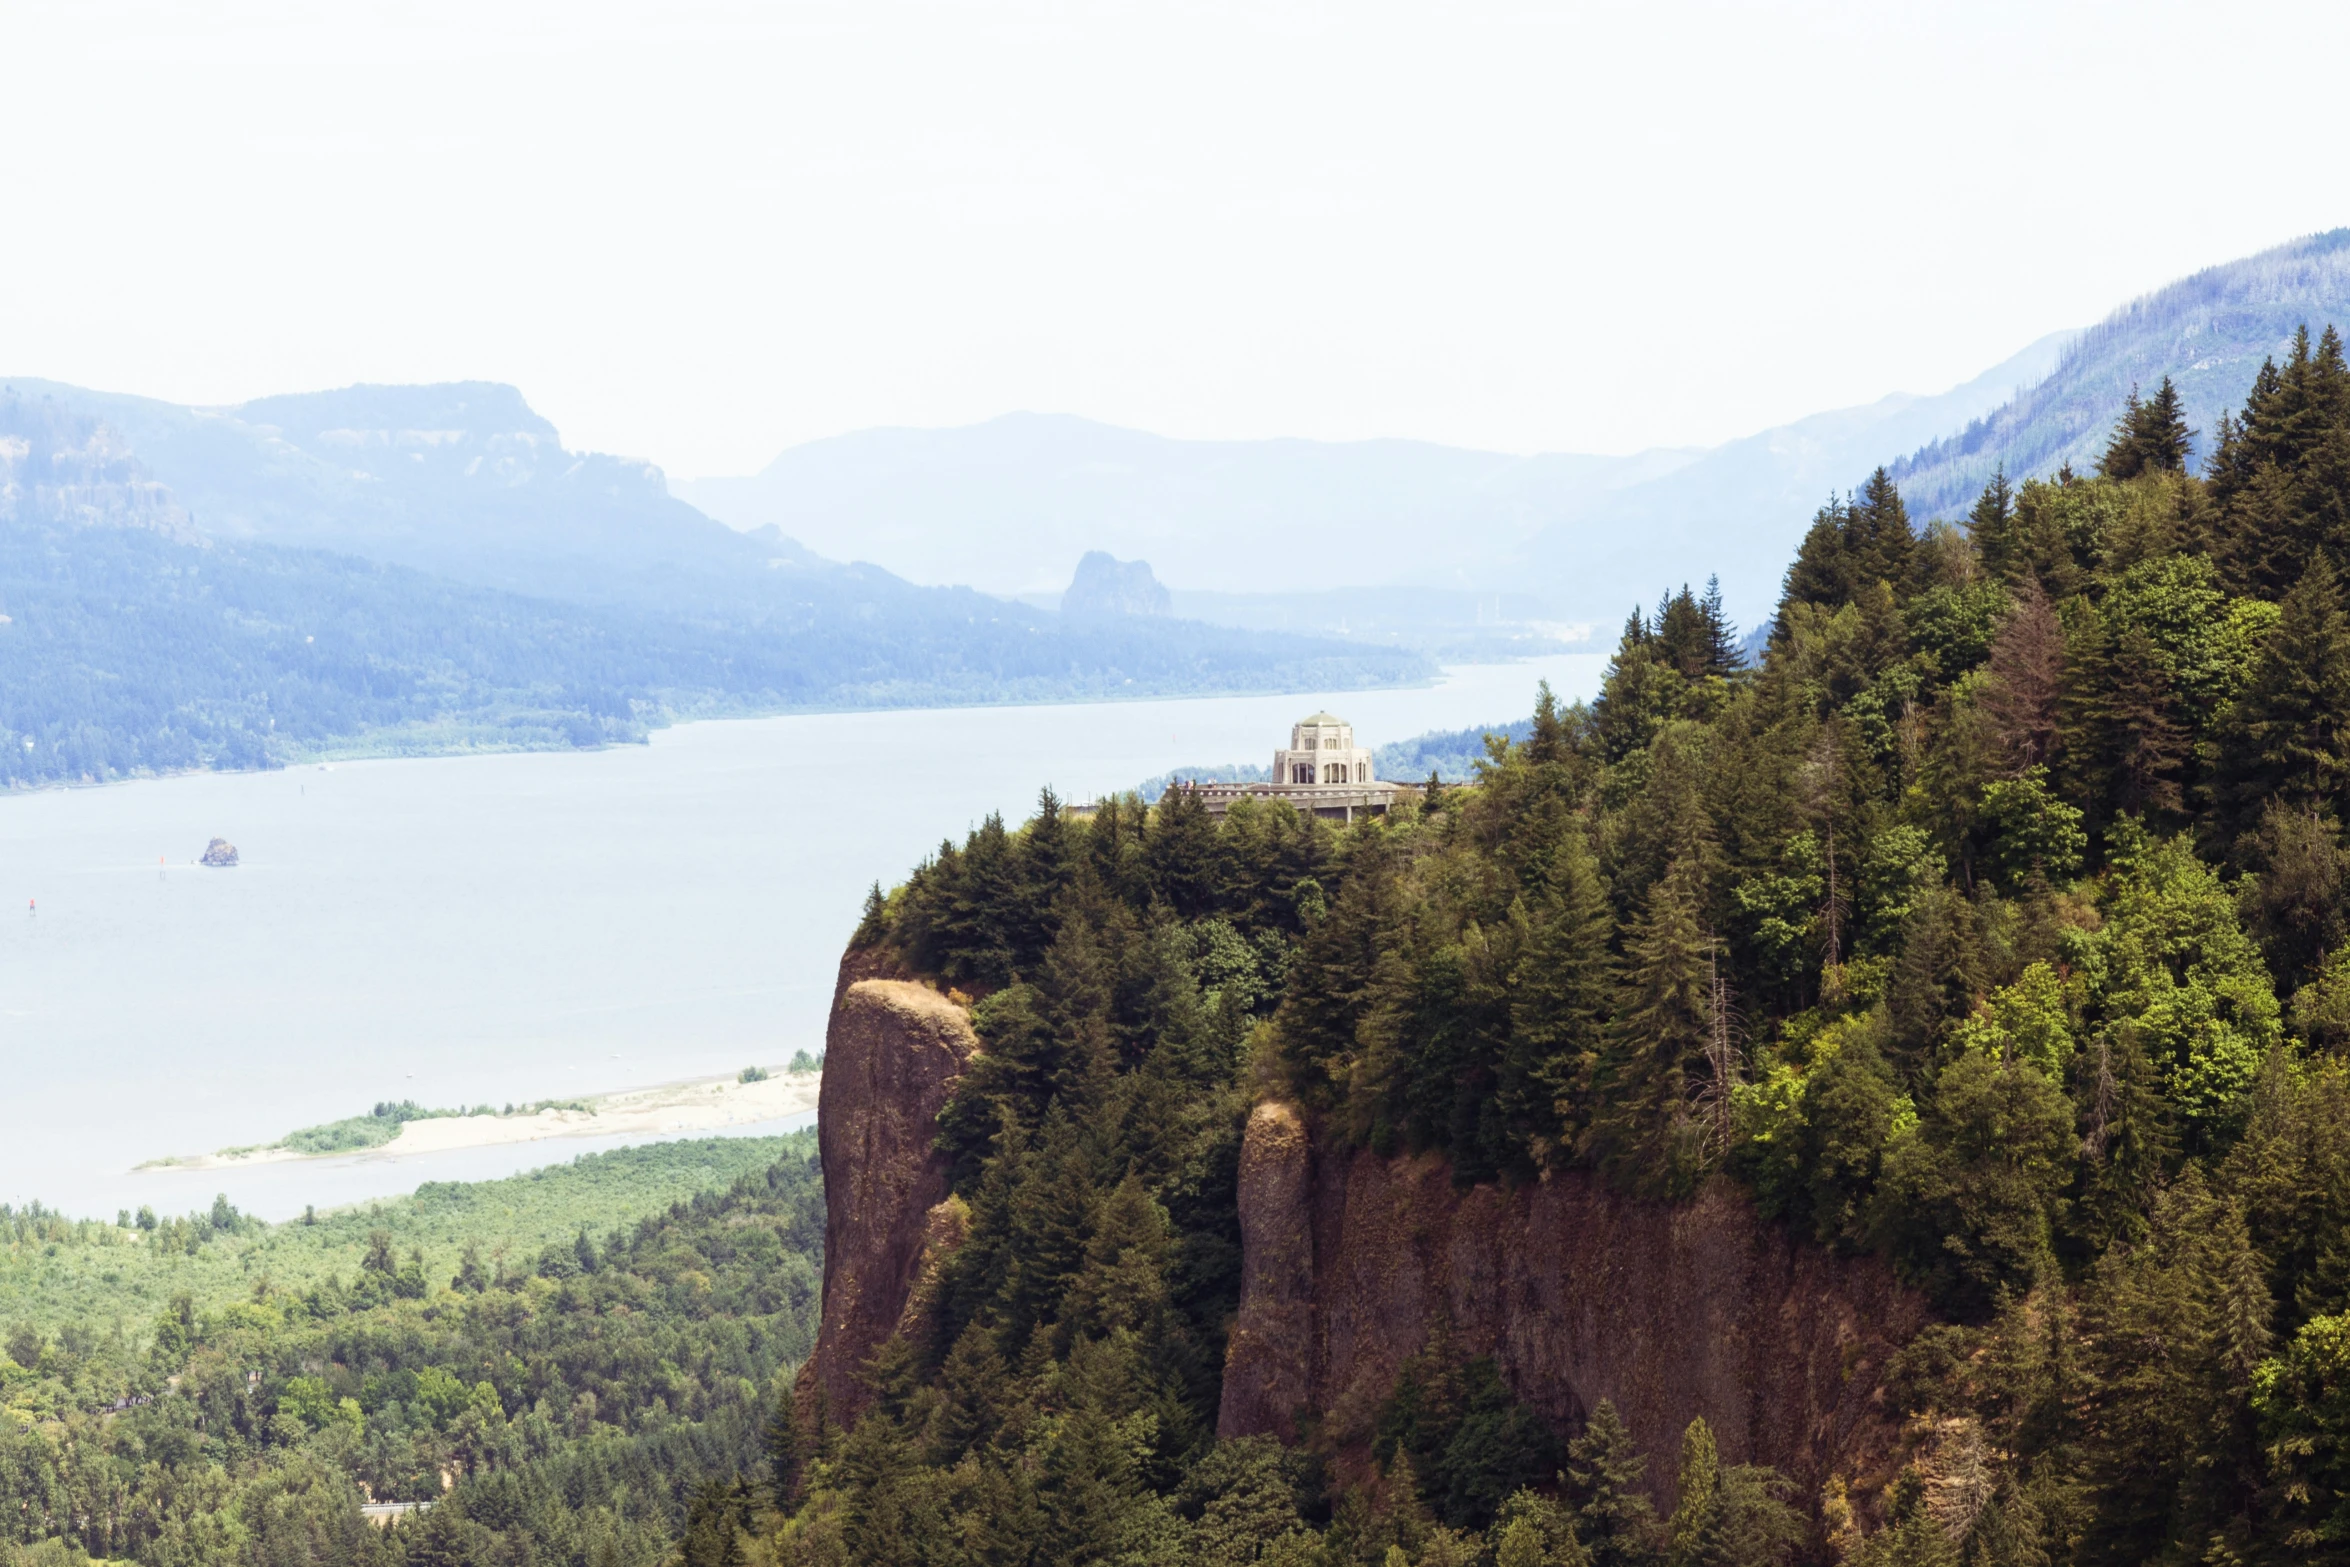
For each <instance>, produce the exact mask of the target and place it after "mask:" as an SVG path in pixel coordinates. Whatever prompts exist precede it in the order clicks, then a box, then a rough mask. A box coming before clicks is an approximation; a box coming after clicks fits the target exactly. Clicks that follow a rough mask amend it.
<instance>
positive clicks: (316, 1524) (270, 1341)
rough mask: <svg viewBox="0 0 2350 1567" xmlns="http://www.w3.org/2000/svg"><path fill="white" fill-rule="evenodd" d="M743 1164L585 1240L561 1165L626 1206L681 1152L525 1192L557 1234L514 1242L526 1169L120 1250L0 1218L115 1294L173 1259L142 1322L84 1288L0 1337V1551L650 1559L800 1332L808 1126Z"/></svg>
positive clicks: (294, 1558)
mask: <svg viewBox="0 0 2350 1567" xmlns="http://www.w3.org/2000/svg"><path fill="white" fill-rule="evenodd" d="M746 1146H747V1147H752V1148H756V1149H758V1150H760V1151H762V1152H764V1153H765V1154H766V1155H767V1160H766V1161H765V1162H763V1163H761V1164H760V1166H759V1167H758V1168H756V1169H754V1170H753V1171H752V1172H751V1173H748V1174H745V1175H742V1176H741V1177H739V1178H737V1179H735V1180H733V1181H732V1182H731V1184H720V1185H718V1186H717V1187H715V1188H714V1189H708V1188H706V1189H702V1190H699V1191H696V1192H693V1193H691V1194H690V1195H680V1196H679V1197H678V1198H677V1200H675V1201H668V1200H655V1201H650V1202H647V1201H644V1200H641V1199H640V1200H639V1201H638V1202H637V1203H636V1204H634V1205H633V1207H634V1214H635V1216H634V1217H632V1218H631V1219H630V1220H628V1221H627V1222H625V1223H617V1224H614V1225H612V1227H611V1228H610V1229H608V1230H605V1231H603V1232H602V1233H600V1234H599V1233H595V1232H591V1230H589V1229H588V1228H587V1227H585V1222H584V1221H585V1220H586V1218H587V1217H589V1216H591V1215H599V1214H601V1213H602V1212H604V1211H606V1209H607V1207H608V1204H606V1203H605V1202H602V1201H599V1200H598V1199H599V1198H601V1197H603V1196H604V1195H605V1193H604V1192H603V1191H602V1190H601V1189H600V1188H601V1187H602V1185H603V1184H604V1183H603V1182H602V1181H601V1180H598V1179H594V1178H591V1179H589V1180H586V1181H581V1180H569V1179H565V1178H564V1177H566V1176H568V1175H571V1174H573V1173H575V1172H579V1171H582V1170H583V1169H586V1170H591V1171H592V1172H593V1175H594V1176H596V1177H601V1176H604V1175H607V1174H617V1175H620V1176H621V1177H623V1178H627V1177H629V1176H631V1175H633V1176H634V1177H635V1181H634V1184H635V1185H636V1186H637V1187H638V1188H639V1189H640V1191H642V1192H647V1193H649V1192H651V1191H654V1190H656V1189H657V1188H658V1187H659V1186H660V1185H661V1183H662V1180H663V1177H664V1175H665V1173H666V1170H667V1166H669V1165H670V1164H671V1163H673V1162H674V1161H675V1158H676V1155H677V1153H678V1152H683V1153H685V1154H687V1155H689V1156H694V1155H697V1154H699V1156H701V1157H704V1158H706V1157H707V1154H706V1152H703V1151H701V1150H697V1149H695V1148H693V1147H692V1146H690V1145H686V1146H682V1147H681V1145H664V1146H663V1147H661V1148H656V1149H644V1150H627V1151H625V1153H624V1154H622V1155H604V1156H599V1157H598V1158H596V1159H593V1160H589V1161H582V1164H581V1165H579V1166H573V1167H570V1168H569V1169H568V1170H566V1171H562V1172H557V1173H556V1178H555V1179H553V1180H552V1181H550V1182H547V1183H545V1184H546V1185H548V1186H549V1187H550V1189H552V1190H554V1191H557V1192H559V1193H561V1194H563V1195H565V1196H567V1197H568V1198H569V1199H570V1200H569V1202H568V1203H567V1204H566V1208H567V1212H568V1214H569V1215H570V1217H569V1219H568V1221H566V1222H561V1223H558V1224H557V1225H556V1229H557V1231H558V1234H559V1238H554V1239H550V1240H548V1241H547V1242H546V1244H544V1245H543V1246H535V1247H530V1246H525V1245H520V1244H513V1243H515V1242H519V1241H521V1240H522V1238H523V1237H526V1236H529V1235H530V1234H532V1233H533V1232H534V1231H537V1230H540V1229H543V1228H544V1227H545V1226H544V1225H543V1224H541V1223H540V1220H541V1219H542V1218H544V1217H545V1216H543V1215H540V1214H538V1213H535V1212H531V1211H528V1210H529V1208H530V1197H531V1196H533V1195H535V1194H534V1193H532V1192H530V1190H529V1188H531V1187H532V1186H533V1185H534V1184H535V1183H533V1182H531V1181H530V1179H529V1178H527V1177H521V1178H517V1179H516V1180H514V1181H502V1182H490V1183H484V1184H483V1185H482V1186H479V1187H470V1188H468V1187H452V1186H442V1187H428V1188H426V1189H425V1190H424V1191H423V1192H421V1193H420V1194H419V1196H418V1197H417V1199H415V1201H414V1202H413V1203H400V1204H394V1205H387V1206H385V1207H384V1208H381V1209H379V1210H377V1211H376V1212H374V1213H372V1214H371V1213H367V1212H360V1213H356V1214H351V1215H335V1216H329V1217H326V1218H323V1219H319V1220H317V1221H315V1222H313V1223H296V1224H293V1225H286V1226H262V1225H258V1224H256V1223H255V1222H254V1221H252V1220H249V1219H245V1218H242V1217H241V1216H239V1215H238V1214H236V1212H235V1211H234V1209H232V1208H230V1207H229V1206H228V1204H227V1203H226V1202H221V1203H218V1204H216V1205H215V1207H214V1210H213V1212H212V1213H211V1214H210V1215H198V1216H192V1217H191V1219H190V1220H187V1221H151V1222H149V1223H146V1224H144V1225H133V1226H131V1227H130V1228H131V1230H132V1232H133V1234H134V1235H135V1236H137V1237H139V1238H138V1239H135V1240H133V1241H131V1242H127V1243H126V1242H120V1241H108V1240H107V1239H106V1238H105V1237H104V1236H103V1235H102V1234H100V1233H97V1232H99V1231H104V1230H107V1229H110V1228H112V1227H108V1226H95V1227H92V1226H77V1225H74V1224H72V1223H70V1222H68V1221H64V1220H61V1219H59V1218H58V1217H57V1216H55V1215H53V1214H48V1213H46V1212H45V1211H36V1212H32V1213H20V1214H11V1215H9V1216H8V1220H7V1222H6V1224H5V1227H0V1239H7V1238H11V1237H12V1238H13V1239H12V1241H11V1244H12V1246H13V1248H14V1249H15V1250H18V1251H25V1250H27V1249H29V1250H30V1251H31V1252H32V1255H31V1256H27V1257H24V1258H21V1259H19V1258H11V1259H9V1263H10V1266H11V1269H12V1271H13V1270H14V1269H16V1268H17V1267H20V1266H21V1267H28V1268H33V1267H38V1266H39V1265H40V1264H39V1261H38V1258H39V1257H40V1256H41V1255H42V1254H43V1253H46V1254H47V1255H48V1256H51V1257H54V1256H55V1255H56V1254H58V1253H60V1252H61V1251H90V1252H93V1253H96V1254H97V1255H98V1256H99V1258H100V1260H102V1261H106V1262H110V1263H111V1264H112V1267H111V1268H109V1269H108V1270H107V1276H109V1277H114V1278H117V1279H119V1277H120V1276H121V1275H123V1274H126V1273H134V1272H138V1271H140V1270H141V1266H142V1262H143V1261H144V1262H145V1263H146V1264H147V1266H149V1267H154V1266H162V1265H166V1264H168V1263H169V1262H170V1261H171V1260H172V1259H171V1256H170V1255H169V1253H171V1252H172V1250H173V1249H174V1248H176V1249H178V1251H180V1252H183V1253H184V1254H185V1257H186V1261H187V1263H188V1267H187V1268H186V1278H185V1279H184V1281H183V1282H184V1284H185V1286H187V1287H185V1288H183V1289H182V1291H181V1292H180V1293H178V1294H176V1295H175V1296H174V1297H173V1298H171V1299H170V1300H169V1301H168V1302H167V1303H166V1304H165V1306H164V1308H163V1310H162V1311H161V1312H160V1314H158V1315H157V1316H155V1317H154V1318H153V1319H152V1320H151V1321H125V1320H124V1319H123V1318H122V1317H121V1316H120V1315H114V1316H113V1317H112V1318H111V1319H109V1317H108V1316H106V1315H104V1314H103V1313H104V1312H105V1305H106V1302H105V1301H104V1299H103V1298H102V1297H101V1298H100V1299H99V1300H97V1301H95V1302H92V1303H91V1305H90V1306H89V1307H85V1309H84V1311H83V1312H82V1313H81V1314H80V1315H78V1316H74V1317H69V1318H67V1319H66V1320H64V1321H63V1322H62V1324H61V1325H60V1324H55V1323H44V1322H42V1321H40V1320H37V1319H27V1318H22V1317H19V1318H17V1319H15V1321H14V1322H13V1324H12V1325H11V1326H10V1327H9V1328H8V1330H7V1332H6V1336H5V1338H4V1339H0V1350H4V1351H5V1355H4V1357H0V1391H4V1392H5V1395H6V1400H7V1405H8V1408H7V1414H8V1415H9V1416H10V1418H7V1419H0V1562H8V1563H10V1564H11V1567H13V1564H15V1563H16V1562H17V1561H19V1560H20V1559H21V1560H23V1561H26V1562H52V1561H53V1562H57V1563H60V1564H63V1563H67V1562H70V1561H76V1560H80V1559H81V1553H87V1554H89V1555H90V1556H94V1557H99V1558H114V1559H120V1560H132V1561H138V1562H141V1563H146V1564H150V1567H165V1564H169V1567H183V1564H184V1567H198V1564H205V1567H210V1564H223V1567H226V1564H240V1567H242V1564H268V1567H276V1564H280V1563H284V1564H305V1567H314V1564H383V1567H394V1564H411V1563H413V1564H425V1563H430V1564H434V1567H441V1564H450V1567H455V1564H468V1567H471V1564H479V1563H501V1562H576V1563H581V1564H583V1567H584V1564H589V1563H594V1564H599V1567H601V1564H641V1567H654V1564H656V1563H659V1562H661V1561H662V1560H663V1559H664V1558H665V1557H666V1556H667V1555H668V1554H669V1553H670V1551H671V1550H672V1548H673V1545H674V1542H675V1541H676V1539H677V1538H678V1537H679V1535H680V1534H681V1532H682V1530H683V1527H684V1522H685V1516H686V1513H687V1511H688V1505H689V1502H690V1498H691V1496H692V1494H693V1492H694V1490H695V1488H696V1487H697V1486H698V1485H700V1484H702V1483H704V1481H705V1480H706V1479H707V1478H708V1477H711V1476H719V1477H723V1476H726V1475H729V1474H731V1473H733V1472H734V1471H735V1470H736V1469H738V1468H739V1467H741V1466H743V1465H744V1464H747V1463H749V1462H751V1461H753V1460H754V1459H755V1457H756V1456H757V1454H758V1452H759V1447H760V1439H759V1433H760V1431H761V1429H762V1427H763V1425H764V1423H765V1421H766V1419H767V1416H768V1414H769V1412H770V1411H772V1409H773V1408H774V1406H775V1399H776V1393H777V1389H778V1387H779V1386H780V1382H781V1378H782V1376H783V1375H785V1374H787V1373H788V1370H789V1368H790V1367H791V1366H792V1365H793V1364H796V1363H797V1361H798V1360H799V1359H800V1358H801V1357H803V1356H804V1355H805V1354H806V1353H807V1351H808V1349H809V1347H810V1346H811V1345H812V1344H813V1342H814V1337H815V1326H816V1320H815V1319H816V1306H817V1296H818V1286H819V1268H820V1266H821V1258H820V1253H821V1248H822V1240H823V1201H822V1192H821V1187H820V1183H819V1180H818V1176H817V1172H816V1168H815V1162H814V1159H813V1158H812V1154H813V1138H812V1137H811V1136H809V1135H808V1134H801V1135H800V1136H798V1137H796V1138H792V1139H785V1140H781V1146H778V1143H777V1142H776V1141H766V1142H751V1143H747V1144H746ZM778 1154H781V1155H782V1157H781V1158H780V1159H778V1158H776V1155H778ZM640 1155H641V1156H650V1166H649V1168H636V1167H640V1166H647V1164H648V1161H647V1159H646V1158H643V1157H632V1156H640ZM517 1204H519V1207H520V1209H521V1210H523V1211H521V1212H518V1213H517V1212H510V1211H509V1210H511V1209H514V1208H516V1206H517ZM648 1209H649V1210H650V1211H648ZM501 1218H505V1219H507V1220H508V1221H509V1222H508V1223H507V1224H505V1225H503V1226H501V1224H500V1220H501ZM516 1218H519V1219H520V1221H521V1222H520V1223H518V1224H517V1223H513V1222H511V1221H512V1220H513V1219H516ZM353 1225H357V1226H360V1227H362V1231H363V1233H362V1235H361V1238H360V1240H359V1243H358V1245H357V1246H356V1247H355V1248H350V1249H351V1250H353V1251H355V1252H356V1260H355V1265H354V1266H350V1267H348V1268H346V1269H337V1270H335V1271H332V1272H324V1271H318V1272H313V1271H312V1270H310V1269H308V1268H306V1267H305V1266H304V1264H306V1263H308V1262H310V1261H313V1260H315V1259H314V1258H313V1256H312V1255H311V1254H312V1253H315V1252H318V1251H321V1250H322V1249H324V1250H331V1251H332V1252H334V1253H335V1254H337V1255H340V1254H341V1253H342V1252H343V1251H344V1250H345V1248H343V1247H341V1246H339V1245H337V1244H335V1241H334V1237H335V1236H336V1235H338V1234H339V1233H340V1232H342V1231H344V1230H347V1229H349V1228H351V1227H352V1226H353ZM320 1232H327V1233H326V1235H325V1236H324V1237H322V1236H321V1233H320ZM272 1236H285V1237H287V1238H288V1240H289V1242H290V1244H288V1245H286V1246H284V1247H270V1246H268V1245H267V1244H266V1243H267V1242H268V1241H269V1240H270V1239H271V1238H272ZM485 1236H486V1239H485ZM427 1245H430V1246H432V1248H433V1255H432V1256H431V1257H430V1258H429V1259H428V1257H427V1255H426V1252H425V1249H424V1248H425V1247H426V1246H427ZM134 1247H135V1248H136V1251H134V1250H133V1248H134ZM149 1251H152V1252H153V1253H154V1256H153V1257H142V1256H141V1255H140V1254H141V1253H146V1252H149ZM216 1251H221V1252H236V1253H239V1254H241V1255H242V1256H244V1257H245V1259H246V1260H247V1261H248V1263H251V1262H253V1261H254V1260H255V1259H258V1261H259V1263H260V1265H259V1266H248V1267H247V1268H245V1269H244V1270H242V1276H241V1278H240V1277H238V1276H237V1275H235V1274H231V1275H230V1276H229V1277H228V1278H227V1279H225V1280H224V1279H223V1278H221V1277H220V1270H218V1269H217V1268H211V1269H207V1268H205V1267H204V1266H203V1263H204V1262H206V1261H211V1260H217V1259H215V1258H211V1257H208V1256H207V1255H206V1254H209V1253H213V1252H216ZM224 1283H225V1284H226V1285H227V1286H229V1287H228V1288H223V1287H222V1286H223V1284H224ZM126 1294H127V1292H126ZM370 1499H372V1500H374V1501H378V1502H387V1501H412V1502H426V1501H430V1502H433V1503H434V1505H433V1507H432V1508H431V1509H430V1510H429V1511H426V1512H422V1513H419V1514H416V1515H413V1516H411V1517H410V1518H408V1519H407V1520H406V1521H404V1522H403V1523H401V1524H400V1525H399V1526H397V1527H395V1528H391V1529H388V1530H378V1529H377V1528H374V1527H371V1526H370V1525H369V1524H368V1523H366V1522H364V1521H363V1520H362V1518H361V1515H360V1512H359V1507H360V1504H361V1502H362V1501H365V1500H370ZM35 1542H41V1545H40V1549H38V1550H28V1551H26V1552H25V1553H24V1554H23V1555H22V1556H21V1558H20V1556H19V1555H18V1554H17V1547H18V1546H19V1545H26V1546H31V1545H32V1544H34V1543H35Z"/></svg>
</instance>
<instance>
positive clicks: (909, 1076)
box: [801, 954, 979, 1424]
mask: <svg viewBox="0 0 2350 1567" xmlns="http://www.w3.org/2000/svg"><path fill="white" fill-rule="evenodd" d="M854 956H855V955H854V954H852V959H853V958H854ZM848 978H849V976H848V975H847V974H846V973H844V975H843V979H844V980H847V979H848ZM978 1048H979V1041H978V1038H977V1037H976V1036H975V1035H974V1034H973V1033H972V1032H971V1019H970V1016H969V1014H968V1013H966V1012H965V1011H964V1010H963V1009H962V1008H961V1007H959V1006H957V1005H955V1004H954V1003H953V1002H952V1001H949V1000H947V999H946V998H945V997H944V996H942V995H940V994H939V993H938V992H937V991H935V990H932V989H930V988H929V987H928V986H925V985H918V984H914V983H912V982H911V981H907V980H898V979H860V980H853V981H850V982H848V983H845V984H843V986H842V987H841V989H840V992H839V994H838V996H837V997H836V998H835V1000H834V1002H833V1007H832V1020H831V1022H830V1024H829V1025H828V1026H827V1027H826V1029H825V1034H824V1086H823V1088H822V1090H821V1091H820V1095H819V1098H818V1101H817V1110H816V1142H817V1148H818V1151H819V1154H820V1156H821V1158H822V1160H823V1164H824V1319H823V1322H822V1324H821V1326H820V1327H819V1328H818V1330H817V1335H816V1353H815V1354H814V1355H813V1356H812V1357H811V1358H810V1359H809V1361H808V1364H807V1366H806V1367H805V1368H803V1370H802V1372H801V1382H802V1385H803V1396H806V1395H808V1394H812V1393H814V1392H818V1391H820V1392H821V1393H822V1394H823V1395H824V1398H825V1401H826V1406H827V1409H828V1411H829V1415H830V1418H831V1419H832V1420H833V1421H834V1422H836V1423H840V1424H846V1423H847V1422H849V1421H850V1420H853V1419H854V1418H855V1416H856V1414H857V1412H858V1411H859V1410H860V1409H862V1408H863V1407H864V1405H865V1403H866V1400H867V1394H866V1391H865V1389H864V1388H863V1387H862V1386H861V1385H859V1383H858V1381H857V1369H858V1367H860V1366H862V1365H863V1364H864V1363H865V1361H866V1359H867V1358H868V1357H869V1356H871V1355H872V1353H873V1351H874V1350H875V1349H876V1348H878V1347H879V1346H880V1345H881V1343H882V1341H883V1340H885V1339H887V1338H888V1337H889V1335H890V1334H891V1333H892V1332H893V1331H894V1330H895V1329H896V1327H897V1325H898V1318H899V1315H900V1313H902V1312H903V1311H904V1310H905V1306H906V1300H907V1297H908V1295H909V1294H910V1293H911V1292H912V1290H913V1287H914V1283H915V1280H916V1277H917V1276H918V1274H919V1273H920V1271H921V1268H922V1256H923V1250H924V1244H925V1240H926V1237H927V1229H928V1223H929V1216H930V1210H931V1208H932V1207H933V1206H934V1205H935V1204H937V1203H938V1202H940V1201H941V1200H942V1199H944V1198H945V1196H946V1194H947V1181H946V1161H945V1160H944V1159H943V1158H941V1157H940V1156H939V1155H938V1153H937V1152H936V1151H935V1150H934V1149H933V1147H932V1142H933V1140H934V1138H935V1137H936V1135H937V1121H938V1112H939V1109H940V1107H941V1106H943V1105H944V1104H945V1103H946V1101H947V1098H948V1096H949V1095H950V1094H951V1093H952V1092H953V1091H954V1086H955V1082H956V1080H957V1079H958V1078H960V1077H961V1076H962V1074H963V1067H964V1065H965V1063H967V1062H968V1061H969V1060H970V1059H971V1057H972V1055H973V1054H974V1053H975V1052H976V1051H977V1050H978Z"/></svg>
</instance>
